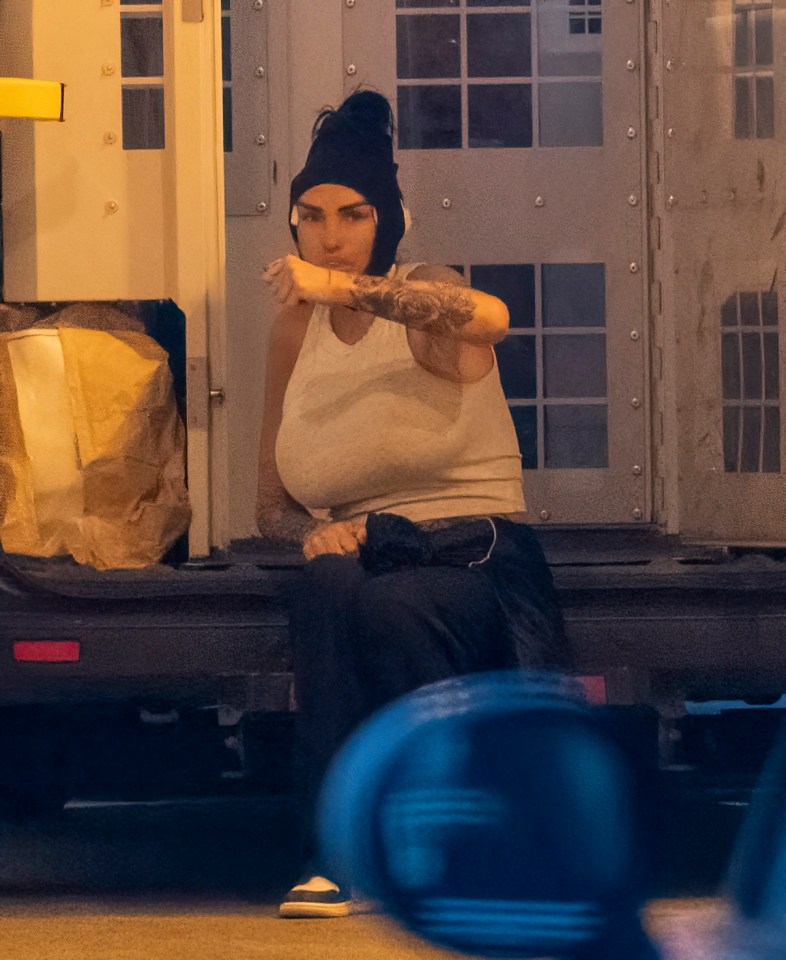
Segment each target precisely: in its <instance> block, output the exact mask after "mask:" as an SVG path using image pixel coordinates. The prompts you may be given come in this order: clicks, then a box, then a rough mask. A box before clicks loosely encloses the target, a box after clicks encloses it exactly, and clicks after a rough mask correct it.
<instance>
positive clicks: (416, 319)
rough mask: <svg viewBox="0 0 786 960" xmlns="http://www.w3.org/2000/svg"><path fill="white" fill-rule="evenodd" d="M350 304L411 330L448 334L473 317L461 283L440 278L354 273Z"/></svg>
mask: <svg viewBox="0 0 786 960" xmlns="http://www.w3.org/2000/svg"><path fill="white" fill-rule="evenodd" d="M350 297H351V299H352V306H353V307H354V308H355V309H357V310H365V311H367V312H368V313H373V314H375V315H376V316H378V317H384V318H385V319H386V320H394V321H395V322H396V323H402V324H404V325H405V326H407V327H413V328H414V329H415V330H424V331H426V332H428V333H434V334H437V335H440V336H450V334H452V333H455V331H456V330H460V329H461V327H464V326H466V325H467V324H468V323H469V322H470V321H471V320H472V318H473V316H474V313H475V304H474V303H473V301H472V297H471V296H470V295H469V294H468V293H467V291H466V290H465V289H464V288H463V287H459V286H457V285H456V284H453V283H444V282H442V281H432V280H429V281H424V282H423V284H422V286H421V285H417V286H416V285H414V284H413V283H412V282H408V281H406V280H396V279H393V280H388V279H387V278H386V277H369V276H360V277H356V278H355V280H354V282H353V284H352V289H351V291H350Z"/></svg>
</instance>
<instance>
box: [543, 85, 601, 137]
mask: <svg viewBox="0 0 786 960" xmlns="http://www.w3.org/2000/svg"><path fill="white" fill-rule="evenodd" d="M538 92H539V97H540V143H541V146H543V147H600V146H602V145H603V106H602V97H601V85H600V84H599V83H541V84H540V85H539V91H538Z"/></svg>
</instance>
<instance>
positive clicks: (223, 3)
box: [221, 0, 229, 10]
mask: <svg viewBox="0 0 786 960" xmlns="http://www.w3.org/2000/svg"><path fill="white" fill-rule="evenodd" d="M221 9H222V10H229V0H221Z"/></svg>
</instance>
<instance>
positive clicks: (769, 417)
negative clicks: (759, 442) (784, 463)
mask: <svg viewBox="0 0 786 960" xmlns="http://www.w3.org/2000/svg"><path fill="white" fill-rule="evenodd" d="M762 466H763V469H764V472H765V473H780V472H781V412H780V410H779V409H778V408H777V407H765V409H764V463H763V465H762Z"/></svg>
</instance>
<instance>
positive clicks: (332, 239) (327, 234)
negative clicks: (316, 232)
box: [322, 220, 341, 250]
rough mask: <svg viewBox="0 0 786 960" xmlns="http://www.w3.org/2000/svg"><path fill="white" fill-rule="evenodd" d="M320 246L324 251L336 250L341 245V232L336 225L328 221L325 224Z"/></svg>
mask: <svg viewBox="0 0 786 960" xmlns="http://www.w3.org/2000/svg"><path fill="white" fill-rule="evenodd" d="M322 244H323V246H324V247H325V249H326V250H336V249H338V247H339V246H340V245H341V231H340V229H339V225H338V224H337V223H334V222H331V221H330V220H328V221H327V222H326V223H325V231H324V233H323V235H322Z"/></svg>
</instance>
